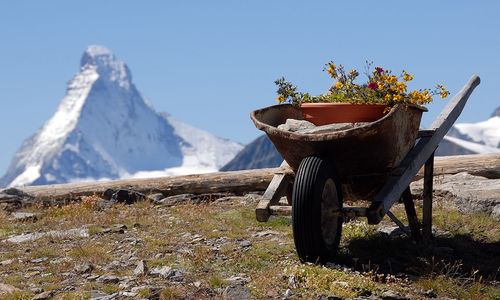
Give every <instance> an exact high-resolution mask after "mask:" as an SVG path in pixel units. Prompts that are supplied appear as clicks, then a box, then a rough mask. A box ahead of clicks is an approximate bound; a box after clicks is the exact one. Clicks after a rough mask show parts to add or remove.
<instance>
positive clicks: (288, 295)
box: [283, 289, 293, 299]
mask: <svg viewBox="0 0 500 300" xmlns="http://www.w3.org/2000/svg"><path fill="white" fill-rule="evenodd" d="M292 294H293V293H292V290H291V289H286V291H285V293H284V294H283V298H284V299H289V298H290V297H292Z"/></svg>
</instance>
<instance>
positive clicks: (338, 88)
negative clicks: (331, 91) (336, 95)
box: [335, 81, 344, 90]
mask: <svg viewBox="0 0 500 300" xmlns="http://www.w3.org/2000/svg"><path fill="white" fill-rule="evenodd" d="M343 87H344V84H343V83H342V82H340V81H337V82H336V83H335V88H336V89H337V90H340V89H341V88H343Z"/></svg>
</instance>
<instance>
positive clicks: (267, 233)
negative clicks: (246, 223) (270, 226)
mask: <svg viewBox="0 0 500 300" xmlns="http://www.w3.org/2000/svg"><path fill="white" fill-rule="evenodd" d="M279 234H280V233H279V232H277V231H273V230H265V231H260V232H257V233H255V234H254V235H252V236H253V237H266V236H271V235H279Z"/></svg>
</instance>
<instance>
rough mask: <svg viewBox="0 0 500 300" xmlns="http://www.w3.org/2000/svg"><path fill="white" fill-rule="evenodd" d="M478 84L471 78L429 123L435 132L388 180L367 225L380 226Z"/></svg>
mask: <svg viewBox="0 0 500 300" xmlns="http://www.w3.org/2000/svg"><path fill="white" fill-rule="evenodd" d="M479 82H480V79H479V77H478V76H476V75H474V76H472V77H471V79H470V80H469V82H467V84H466V85H465V86H464V87H463V88H462V90H461V91H460V92H459V93H458V94H457V95H455V96H454V97H453V99H452V100H451V101H450V102H449V103H448V105H447V106H446V107H445V108H444V109H443V111H442V112H441V114H440V115H439V116H438V118H437V119H436V120H435V121H434V122H433V123H432V125H431V129H434V130H435V132H434V134H433V135H432V136H430V137H423V138H421V139H420V140H418V142H417V144H416V145H415V147H414V148H413V149H412V150H410V152H409V153H408V154H407V155H406V157H405V158H404V159H403V161H402V162H401V164H400V166H399V168H398V174H397V175H391V176H389V178H388V180H387V182H386V184H385V185H384V186H383V187H382V189H381V190H380V192H379V193H378V194H377V195H376V196H375V198H374V201H373V203H372V205H371V206H370V208H369V210H368V215H367V217H368V223H370V224H378V223H380V221H381V220H382V218H383V217H384V215H385V214H386V213H387V211H389V209H390V208H391V207H392V205H393V204H394V203H395V202H396V201H398V200H399V198H400V197H401V195H402V194H403V192H404V191H405V189H406V188H407V187H408V186H409V184H410V182H411V181H412V180H413V178H414V177H415V175H416V174H417V173H418V171H419V170H420V168H421V167H422V166H423V165H424V163H425V162H426V161H427V159H428V158H429V157H430V156H431V154H432V153H433V152H434V150H436V148H437V146H438V144H439V143H440V142H441V140H442V139H443V137H444V136H445V134H446V133H447V132H448V130H449V129H450V128H451V126H452V125H453V123H454V122H455V120H456V119H457V118H458V116H459V115H460V113H461V112H462V110H463V108H464V106H465V103H466V102H467V99H468V98H469V96H470V95H471V93H472V91H473V90H474V88H475V87H476V86H477V85H478V84H479ZM401 170H403V171H401Z"/></svg>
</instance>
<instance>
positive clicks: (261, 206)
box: [255, 174, 290, 222]
mask: <svg viewBox="0 0 500 300" xmlns="http://www.w3.org/2000/svg"><path fill="white" fill-rule="evenodd" d="M289 184H290V176H289V175H286V174H278V175H275V176H274V177H273V180H272V181H271V183H270V184H269V186H268V188H267V190H266V192H265V193H264V195H263V196H262V198H261V200H260V201H259V203H258V204H257V207H256V208H255V217H256V218H257V221H259V222H266V221H267V220H268V219H269V216H270V215H271V213H270V211H269V206H271V205H276V204H278V202H279V200H280V198H281V197H282V196H284V195H285V192H286V190H287V188H288V185H289Z"/></svg>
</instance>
